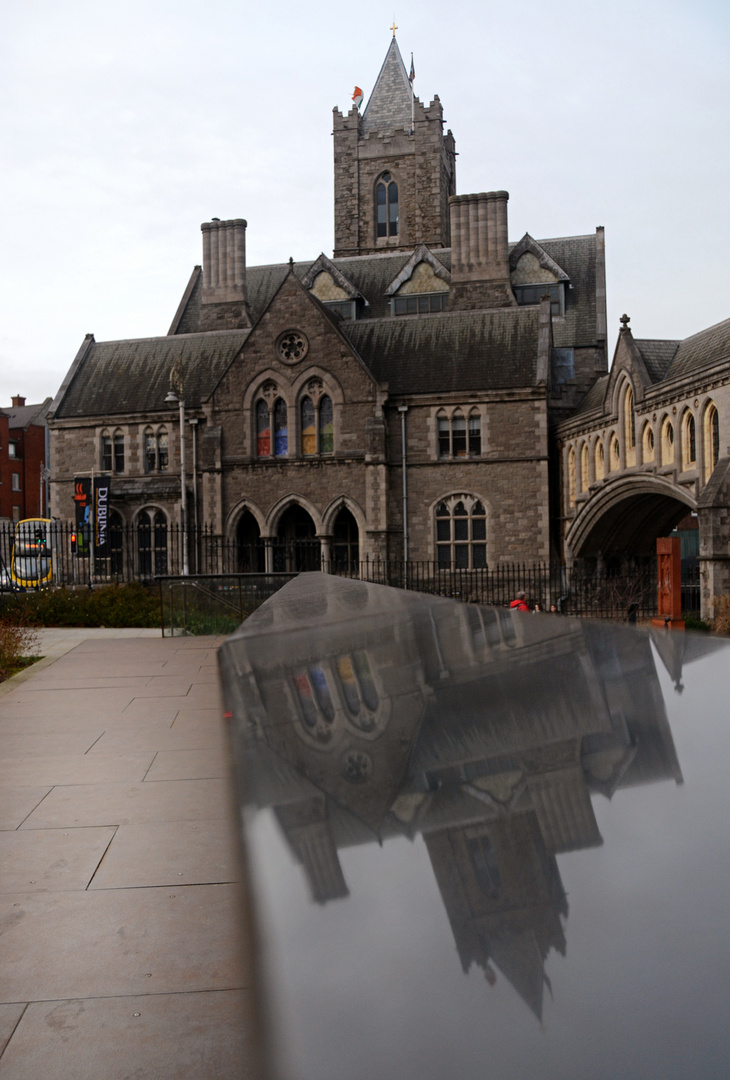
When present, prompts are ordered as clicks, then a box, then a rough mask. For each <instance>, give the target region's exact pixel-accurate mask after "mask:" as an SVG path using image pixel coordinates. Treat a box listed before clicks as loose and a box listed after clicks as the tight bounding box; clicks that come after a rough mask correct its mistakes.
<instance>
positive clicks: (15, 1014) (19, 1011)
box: [0, 1002, 26, 1075]
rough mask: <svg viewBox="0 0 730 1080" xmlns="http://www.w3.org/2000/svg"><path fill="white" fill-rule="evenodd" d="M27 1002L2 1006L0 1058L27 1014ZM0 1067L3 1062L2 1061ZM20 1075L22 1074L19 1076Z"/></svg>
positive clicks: (0, 1015) (0, 1017) (0, 1012)
mask: <svg viewBox="0 0 730 1080" xmlns="http://www.w3.org/2000/svg"><path fill="white" fill-rule="evenodd" d="M25 1009H26V1005H25V1002H20V1003H17V1004H14V1005H0V1058H1V1057H2V1053H3V1051H4V1049H5V1047H6V1046H7V1045H8V1042H9V1041H10V1038H11V1036H12V1034H13V1032H14V1031H15V1029H16V1028H17V1026H18V1021H19V1020H20V1018H21V1016H22V1015H23V1013H24V1012H25ZM0 1065H2V1061H1V1060H0ZM18 1075H20V1074H18Z"/></svg>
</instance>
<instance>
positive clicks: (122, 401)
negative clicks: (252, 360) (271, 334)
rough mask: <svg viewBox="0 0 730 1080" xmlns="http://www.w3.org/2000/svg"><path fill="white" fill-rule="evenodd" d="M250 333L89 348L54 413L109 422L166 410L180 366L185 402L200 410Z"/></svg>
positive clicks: (184, 336) (108, 343)
mask: <svg viewBox="0 0 730 1080" xmlns="http://www.w3.org/2000/svg"><path fill="white" fill-rule="evenodd" d="M248 333H249V331H248V330H216V331H212V332H210V333H206V334H178V335H175V336H172V337H158V338H139V339H137V340H132V341H100V342H93V343H92V344H91V346H90V347H89V349H88V351H87V352H86V354H85V355H84V357H83V359H82V361H81V363H80V365H79V367H78V369H77V370H76V372H75V373H74V375H73V378H72V379H71V383H70V386H69V387H68V389H67V390H66V393H65V394H64V396H63V398H62V400H61V403H60V405H59V407H58V409H57V412H56V418H57V419H64V418H65V417H70V416H105V415H106V416H110V415H112V416H113V415H115V414H121V413H140V412H142V413H144V412H148V411H157V410H159V409H164V408H166V406H165V397H166V395H167V392H168V390H169V389H170V369H171V368H172V366H173V364H174V363H176V362H178V361H179V362H181V363H182V367H183V378H184V380H185V401H186V402H187V404H188V405H190V406H192V407H194V408H195V407H198V406H200V405H201V404H202V402H203V401H205V400H206V399H207V398H208V397H209V395H210V394H211V393H212V391H213V389H214V387H215V385H216V383H217V382H218V380H219V379H220V378H221V376H222V375H223V372H224V371H225V370H226V368H227V367H228V365H229V364H230V363H231V361H232V360H233V358H234V357H235V356H236V354H237V353H238V352H239V350H240V349H241V346H242V345H243V343H244V341H245V340H246V338H247V337H248Z"/></svg>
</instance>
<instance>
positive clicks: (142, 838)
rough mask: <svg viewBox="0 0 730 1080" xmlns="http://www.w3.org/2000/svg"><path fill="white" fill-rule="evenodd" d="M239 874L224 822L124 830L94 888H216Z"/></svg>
mask: <svg viewBox="0 0 730 1080" xmlns="http://www.w3.org/2000/svg"><path fill="white" fill-rule="evenodd" d="M236 872H237V852H236V848H235V842H234V839H233V837H232V836H231V835H230V834H226V832H225V830H222V829H221V826H220V821H198V822H190V821H170V822H165V823H164V824H161V825H158V824H155V825H120V826H119V828H118V829H117V830H116V832H115V834H114V839H113V840H112V841H111V843H110V844H109V847H108V849H107V851H106V853H105V855H104V858H103V861H102V862H101V865H100V866H99V867H98V869H97V871H96V873H95V874H94V877H93V880H92V881H91V884H90V886H89V888H91V889H138V888H143V887H152V886H165V885H168V886H171V885H191V884H215V883H221V882H232V881H235V879H236Z"/></svg>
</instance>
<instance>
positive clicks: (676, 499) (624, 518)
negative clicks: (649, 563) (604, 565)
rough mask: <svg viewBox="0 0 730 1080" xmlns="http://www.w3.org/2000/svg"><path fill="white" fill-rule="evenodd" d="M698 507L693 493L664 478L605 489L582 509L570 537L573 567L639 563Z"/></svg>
mask: <svg viewBox="0 0 730 1080" xmlns="http://www.w3.org/2000/svg"><path fill="white" fill-rule="evenodd" d="M696 509H697V505H696V502H695V500H694V498H693V497H692V496H691V495H690V494H689V492H688V491H686V490H684V489H683V488H679V487H677V486H676V485H674V484H671V483H670V482H669V481H666V480H663V479H662V478H660V477H651V476H644V477H642V476H637V477H626V478H622V479H619V480H616V481H615V482H613V483H608V484H605V485H604V486H602V487H601V488H600V489H599V490H598V491H597V492H596V493H595V494H594V495H592V496H591V498H590V499H588V501H587V502H586V503H585V504H584V505H583V506H582V507H581V508H580V510H579V511H578V513H577V514H576V517H575V518H574V519H573V522H572V524H571V526H570V528H569V530H568V532H567V534H566V538H565V543H566V557H567V561H568V562H573V561H574V560H576V559H580V560H586V561H589V560H597V561H603V562H606V561H608V560H619V561H626V560H635V559H642V558H648V557H649V556H652V555H653V554H654V553H655V551H656V541H657V539H658V538H659V537H660V536H667V535H668V534H669V533H670V532H671V531H672V529H674V528H675V526H676V525H678V524H679V522H680V521H681V520H682V518H684V517H686V515H687V513H688V512H689V511H690V510H696Z"/></svg>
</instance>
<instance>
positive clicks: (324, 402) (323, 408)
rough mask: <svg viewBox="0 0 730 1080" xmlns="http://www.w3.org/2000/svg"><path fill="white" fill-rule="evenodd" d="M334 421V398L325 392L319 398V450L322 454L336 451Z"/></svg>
mask: <svg viewBox="0 0 730 1080" xmlns="http://www.w3.org/2000/svg"><path fill="white" fill-rule="evenodd" d="M334 439H335V436H334V423H333V412H332V398H331V397H328V395H327V394H323V395H322V397H321V398H320V399H319V452H320V454H332V453H333V452H334V448H335V443H334Z"/></svg>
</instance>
